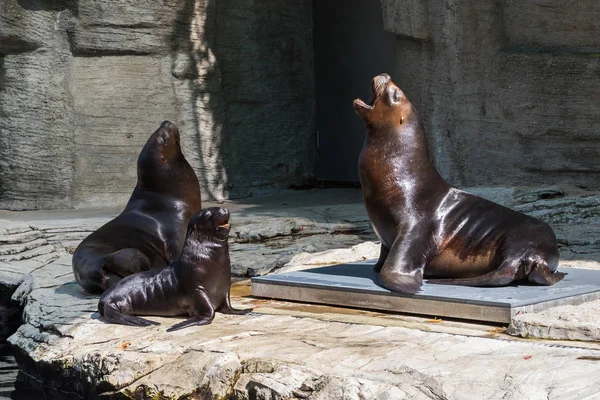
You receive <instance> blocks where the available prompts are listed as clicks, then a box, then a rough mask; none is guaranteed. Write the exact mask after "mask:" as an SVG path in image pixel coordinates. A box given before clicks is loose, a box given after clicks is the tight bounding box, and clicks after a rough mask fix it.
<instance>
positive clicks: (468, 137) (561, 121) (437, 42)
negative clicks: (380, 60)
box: [381, 0, 600, 190]
mask: <svg viewBox="0 0 600 400" xmlns="http://www.w3.org/2000/svg"><path fill="white" fill-rule="evenodd" d="M381 3H382V9H383V15H384V21H385V23H384V26H385V27H386V29H387V30H389V31H391V32H396V33H399V34H401V35H403V36H400V37H399V39H398V41H397V57H398V58H397V69H396V71H395V72H394V73H393V74H392V76H393V77H394V79H395V81H396V82H397V83H398V84H399V85H400V86H401V87H402V88H403V89H404V90H405V92H406V94H407V96H408V97H409V98H411V99H412V100H413V103H414V104H415V106H416V107H417V109H418V110H419V112H420V114H421V116H422V117H423V118H424V121H425V125H426V129H427V131H428V133H429V135H430V137H429V142H430V148H431V152H432V153H433V155H434V158H435V161H436V165H437V166H438V168H439V169H440V172H441V173H442V175H443V176H444V177H445V178H447V179H448V180H449V181H450V182H452V183H453V184H456V185H460V186H467V185H490V184H502V185H519V186H526V185H540V184H558V183H566V184H572V185H577V186H581V187H587V188H592V189H595V190H598V189H599V188H600V180H598V179H597V176H598V173H600V157H598V148H600V131H599V130H598V121H599V120H600V109H599V108H598V107H597V104H598V102H599V101H600V97H599V93H600V87H599V85H600V81H599V80H598V76H599V74H600V62H599V61H600V60H599V59H598V56H597V54H598V48H599V47H598V46H599V39H598V38H599V37H600V35H599V33H600V31H599V29H600V28H599V27H598V24H597V23H596V21H597V20H598V18H600V4H599V3H598V2H595V1H593V0H586V1H580V2H577V4H573V6H572V7H571V6H570V7H565V3H564V2H561V1H558V0H549V1H537V2H520V1H513V0H504V1H495V0H494V1H492V0H485V1H478V2H456V1H453V0H444V1H442V2H438V1H403V2H395V1H388V0H382V1H381ZM406 16H411V18H406Z"/></svg>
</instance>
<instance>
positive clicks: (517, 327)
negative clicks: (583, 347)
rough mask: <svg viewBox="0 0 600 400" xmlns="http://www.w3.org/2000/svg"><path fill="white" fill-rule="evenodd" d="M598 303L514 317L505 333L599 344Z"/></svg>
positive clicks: (599, 307)
mask: <svg viewBox="0 0 600 400" xmlns="http://www.w3.org/2000/svg"><path fill="white" fill-rule="evenodd" d="M599 315H600V300H596V301H591V302H588V303H584V304H581V305H577V306H573V305H563V306H559V307H554V308H550V309H548V310H544V311H541V312H537V313H524V314H520V315H517V316H515V317H514V318H513V320H512V321H511V323H510V325H509V327H508V331H507V333H508V334H510V335H515V336H521V337H530V338H550V339H563V340H585V341H594V342H598V341H600V324H599V321H598V316H599Z"/></svg>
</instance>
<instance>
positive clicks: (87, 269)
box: [73, 121, 201, 293]
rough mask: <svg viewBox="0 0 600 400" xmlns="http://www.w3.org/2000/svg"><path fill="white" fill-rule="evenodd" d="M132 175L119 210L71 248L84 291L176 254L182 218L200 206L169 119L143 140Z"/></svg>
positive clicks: (181, 239)
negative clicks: (133, 179) (130, 186)
mask: <svg viewBox="0 0 600 400" xmlns="http://www.w3.org/2000/svg"><path fill="white" fill-rule="evenodd" d="M137 175H138V181H137V185H136V187H135V189H134V191H133V194H132V195H131V197H130V199H129V202H128V203H127V206H126V207H125V210H123V212H122V213H121V214H119V215H118V216H117V217H116V218H115V219H113V220H112V221H110V222H108V223H107V224H105V225H104V226H102V227H100V228H99V229H98V230H97V231H95V232H93V233H92V234H91V235H89V236H88V237H87V238H85V239H84V240H83V241H82V242H81V243H80V244H79V246H78V247H77V249H76V250H75V253H74V254H73V273H74V275H75V279H76V280H77V282H78V283H79V284H80V285H81V286H82V287H83V288H84V289H85V290H86V291H88V292H90V293H98V292H103V291H104V290H106V289H108V288H109V287H110V286H112V285H114V284H115V283H116V282H118V281H119V280H120V279H121V278H124V277H126V276H128V275H131V274H133V273H136V272H140V271H144V270H148V269H150V268H157V267H164V266H165V265H167V264H168V263H170V262H171V261H173V260H176V259H177V257H179V253H180V252H181V248H182V247H183V242H184V240H185V230H186V227H187V223H188V221H189V219H190V217H191V216H192V215H193V214H194V213H195V212H196V211H198V210H200V208H201V204H200V185H199V184H198V178H197V177H196V174H195V173H194V170H193V169H192V167H191V166H190V164H188V162H187V161H186V159H185V157H184V156H183V153H182V152H181V147H180V144H179V130H178V129H177V127H176V126H175V125H174V124H172V123H171V122H169V121H165V122H163V123H162V125H161V126H160V128H158V130H157V131H156V132H154V133H153V134H152V136H150V138H149V139H148V141H147V142H146V144H145V145H144V148H143V149H142V152H141V153H140V155H139V157H138V161H137Z"/></svg>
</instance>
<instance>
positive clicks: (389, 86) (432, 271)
mask: <svg viewBox="0 0 600 400" xmlns="http://www.w3.org/2000/svg"><path fill="white" fill-rule="evenodd" d="M372 91H373V95H372V101H371V102H370V104H366V103H365V102H363V101H362V100H360V99H356V100H354V109H355V111H356V113H357V114H358V115H359V116H360V118H361V119H362V120H363V122H364V123H365V125H366V127H367V134H366V138H365V141H364V145H363V148H362V151H361V153H360V156H359V161H358V170H359V175H360V182H361V186H362V193H363V199H364V203H365V206H366V209H367V213H368V215H369V219H370V220H371V223H372V225H373V228H374V230H375V232H376V233H377V235H378V236H379V238H380V239H381V253H380V256H379V260H378V261H377V263H376V265H375V270H376V271H377V272H379V280H380V283H381V284H382V285H383V286H384V287H386V288H388V289H390V290H392V291H397V292H405V293H416V292H417V291H419V289H420V288H421V285H422V283H423V277H425V278H429V281H428V282H429V283H442V284H452V285H468V286H504V285H508V284H510V283H511V282H514V281H518V280H521V279H525V278H526V279H527V280H528V281H529V282H531V283H535V284H539V285H552V284H554V283H556V282H558V281H560V280H561V279H563V277H564V276H565V274H564V273H561V272H556V270H557V268H558V258H559V252H558V246H557V244H556V236H555V235H554V232H553V231H552V228H551V227H550V226H549V225H548V224H546V223H545V222H542V221H540V220H538V219H536V218H533V217H530V216H527V215H524V214H521V213H518V212H516V211H513V210H510V209H508V208H506V207H502V206H500V205H498V204H496V203H493V202H491V201H488V200H485V199H482V198H480V197H477V196H474V195H471V194H469V193H466V192H464V191H462V190H459V189H456V188H454V187H452V186H450V185H449V184H448V183H446V182H445V181H444V179H442V177H441V176H440V174H439V173H438V171H437V170H436V169H435V167H434V166H433V164H432V163H431V161H430V159H429V153H428V148H427V140H426V137H425V131H424V128H423V122H422V121H421V118H420V117H419V115H418V113H417V111H416V110H415V108H414V107H413V105H412V104H411V103H410V101H409V100H408V99H407V98H406V96H405V94H404V93H403V92H402V91H401V90H400V89H399V88H398V87H397V86H396V85H395V84H394V83H393V82H392V80H391V79H390V76H389V75H387V74H382V75H379V76H376V77H375V78H374V79H373V81H372Z"/></svg>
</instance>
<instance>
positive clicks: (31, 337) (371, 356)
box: [9, 256, 600, 399]
mask: <svg viewBox="0 0 600 400" xmlns="http://www.w3.org/2000/svg"><path fill="white" fill-rule="evenodd" d="M21 288H22V289H21ZM21 288H20V290H19V291H18V292H17V293H16V294H15V296H14V298H15V300H18V301H20V302H22V303H23V305H24V307H25V308H24V321H25V324H24V325H22V326H21V327H20V328H19V329H18V331H17V332H16V333H15V334H14V335H13V336H11V338H10V339H9V340H10V342H11V343H12V345H13V346H15V349H16V358H17V360H18V362H19V364H20V365H21V367H22V368H25V369H26V372H27V373H28V374H29V375H30V376H33V377H35V378H37V379H40V380H43V381H44V382H45V383H46V385H47V386H49V387H50V388H52V389H53V390H66V391H69V392H75V393H78V394H79V395H83V396H87V397H90V396H92V395H97V394H99V393H104V394H107V395H109V397H110V396H116V395H117V393H118V392H120V393H123V394H127V395H129V396H132V395H135V396H136V398H151V397H153V396H156V395H157V394H158V393H160V392H163V394H164V395H168V396H173V397H180V396H186V395H187V396H191V395H192V394H196V395H199V396H209V397H210V396H220V397H224V396H225V395H227V396H230V395H232V394H235V396H237V398H247V399H252V398H291V397H292V398H293V397H296V398H298V397H300V398H306V397H308V396H310V398H317V399H348V398H350V399H354V398H356V399H385V398H387V399H404V398H419V399H440V398H446V399H461V398H465V397H474V398H481V399H500V398H503V399H520V398H523V396H525V397H526V398H544V399H545V398H550V399H563V398H570V397H571V398H572V397H573V396H580V397H585V396H594V395H595V394H596V393H598V391H599V390H600V387H599V386H598V384H597V382H595V381H594V380H590V379H589V377H590V376H594V375H595V374H598V373H600V365H599V364H598V363H597V362H595V361H593V360H595V359H596V358H597V357H599V356H600V351H598V350H593V349H582V348H576V347H557V346H547V345H544V344H540V343H527V342H515V341H509V340H496V339H494V338H483V337H473V336H469V335H460V334H447V333H439V332H425V331H421V330H416V329H410V328H406V327H401V326H386V324H382V325H377V324H372V323H371V324H364V323H363V324H355V323H354V324H353V323H341V322H335V321H327V320H319V319H313V318H306V317H303V318H298V317H292V316H286V315H269V314H265V313H261V308H260V306H259V307H258V308H257V309H256V311H257V312H255V313H254V314H252V315H246V316H231V315H230V316H227V315H222V314H218V315H217V317H216V318H215V321H214V322H213V323H212V324H211V325H207V326H202V327H193V328H190V329H186V330H184V331H180V332H176V333H167V332H166V331H165V329H166V328H165V325H169V324H171V323H172V319H167V318H153V319H155V320H157V321H159V322H161V323H162V325H160V326H155V327H150V328H132V327H125V326H119V325H111V324H106V323H104V322H103V321H102V320H100V319H98V317H97V314H96V313H95V309H96V304H97V297H94V296H88V295H86V294H85V293H83V292H82V291H81V289H80V288H79V287H78V285H77V284H76V283H75V282H74V281H73V280H72V277H71V267H70V257H68V256H66V257H63V258H60V259H58V260H56V261H55V262H53V263H51V264H49V265H47V266H44V267H43V268H41V269H39V270H38V271H36V272H35V273H34V274H32V276H31V278H30V279H28V281H27V282H26V283H24V284H23V285H22V286H21ZM247 301H248V300H241V299H234V303H236V304H238V307H239V306H241V305H239V303H240V302H246V303H247ZM65 304H68V305H69V306H68V307H65ZM379 322H380V323H381V322H383V320H379ZM283 349H285V350H283ZM532 371H533V372H532Z"/></svg>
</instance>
